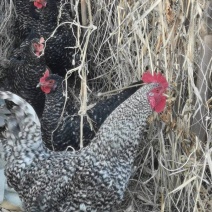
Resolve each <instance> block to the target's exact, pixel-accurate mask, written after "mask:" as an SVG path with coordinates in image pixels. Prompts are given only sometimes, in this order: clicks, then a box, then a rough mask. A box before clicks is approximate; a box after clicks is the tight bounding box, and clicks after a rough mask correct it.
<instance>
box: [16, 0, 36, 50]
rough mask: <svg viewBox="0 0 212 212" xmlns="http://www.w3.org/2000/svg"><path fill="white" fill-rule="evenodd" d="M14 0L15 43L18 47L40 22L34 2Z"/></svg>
mask: <svg viewBox="0 0 212 212" xmlns="http://www.w3.org/2000/svg"><path fill="white" fill-rule="evenodd" d="M13 2H14V6H15V12H16V13H15V14H16V17H15V21H14V22H15V24H14V35H15V45H16V47H18V46H19V45H20V44H21V43H22V42H23V41H24V40H25V39H26V38H27V36H28V35H29V34H30V32H31V30H32V29H33V28H36V26H37V25H38V23H39V22H38V17H36V11H35V10H34V5H33V3H32V2H30V3H29V0H14V1H13Z"/></svg>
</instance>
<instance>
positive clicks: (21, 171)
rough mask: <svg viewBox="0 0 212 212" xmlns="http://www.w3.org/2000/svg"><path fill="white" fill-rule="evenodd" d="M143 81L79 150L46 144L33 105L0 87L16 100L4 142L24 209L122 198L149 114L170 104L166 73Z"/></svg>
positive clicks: (57, 209) (68, 207)
mask: <svg viewBox="0 0 212 212" xmlns="http://www.w3.org/2000/svg"><path fill="white" fill-rule="evenodd" d="M143 81H144V82H146V83H147V85H145V86H143V87H142V88H140V89H139V90H137V91H136V92H135V93H134V94H133V95H132V96H131V97H129V98H128V99H127V100H125V101H124V102H123V103H122V104H121V105H119V106H118V107H117V108H116V109H115V110H114V111H113V112H112V113H111V114H110V116H109V117H108V118H107V119H106V120H105V122H104V123H103V124H102V126H101V127H100V129H99V131H98V133H97V135H96V136H95V138H94V139H93V140H92V142H91V143H90V145H88V146H87V147H85V148H83V149H81V150H80V151H78V152H52V151H49V150H47V149H46V148H45V147H44V145H43V142H42V138H41V129H40V122H39V120H38V118H37V115H36V113H35V112H34V110H33V108H32V107H31V106H30V105H29V104H27V102H25V101H24V100H23V99H22V98H20V97H18V96H17V95H15V94H12V93H10V92H0V98H2V99H7V100H10V101H13V102H14V103H15V104H16V105H17V106H16V107H14V108H13V110H12V111H11V112H12V115H11V116H10V117H9V118H8V120H7V131H6V138H7V142H4V143H3V148H4V152H5V161H6V162H7V164H6V171H5V173H6V175H7V177H8V183H9V185H10V186H11V187H13V188H14V189H15V190H16V191H17V192H18V194H19V196H20V197H21V199H22V201H23V206H24V211H26V212H35V211H39V212H40V211H42V212H48V211H51V212H64V211H66V212H71V211H87V212H91V211H111V209H112V207H113V206H115V205H116V204H117V203H119V202H120V201H121V200H122V198H123V196H124V192H125V190H126V187H127V185H128V181H129V178H130V176H131V174H132V172H133V162H134V158H135V156H136V153H137V149H138V145H139V143H140V142H141V141H142V132H143V130H144V129H145V126H146V121H147V118H148V117H149V116H150V115H151V114H152V113H153V111H157V112H161V111H163V110H164V107H165V104H166V97H165V96H163V94H164V92H165V91H166V89H167V86H168V83H167V81H166V79H165V78H164V77H163V76H162V75H161V74H160V73H159V74H156V73H155V74H154V75H153V76H152V75H151V74H150V73H145V74H144V75H143ZM20 120H21V121H20Z"/></svg>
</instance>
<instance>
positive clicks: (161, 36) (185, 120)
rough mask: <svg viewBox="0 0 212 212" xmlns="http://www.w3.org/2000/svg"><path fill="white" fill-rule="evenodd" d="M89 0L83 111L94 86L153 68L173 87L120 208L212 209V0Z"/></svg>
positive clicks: (115, 85) (117, 84) (5, 6)
mask: <svg viewBox="0 0 212 212" xmlns="http://www.w3.org/2000/svg"><path fill="white" fill-rule="evenodd" d="M11 1H12V0H11ZM85 2H87V9H86V10H87V14H88V18H87V26H86V27H80V25H79V22H78V20H76V22H75V24H76V25H78V26H79V33H81V34H83V38H84V39H83V40H84V42H83V43H84V45H83V46H81V44H80V42H79V46H80V48H81V52H82V57H81V59H82V65H80V66H79V67H77V68H76V69H74V70H70V72H69V74H70V73H71V72H72V71H78V73H79V75H80V77H81V79H82V90H81V96H80V99H81V111H80V112H81V115H82V116H83V115H84V114H85V112H86V108H87V99H88V96H89V93H90V92H91V91H92V92H102V93H104V92H108V91H110V90H114V89H115V90H118V89H120V88H122V87H125V86H127V85H129V84H130V83H131V82H133V81H136V80H138V79H139V78H140V76H141V75H142V73H143V72H144V71H145V70H146V69H150V70H160V71H162V72H163V73H164V74H165V76H166V77H167V79H168V81H169V83H170V85H171V87H172V90H171V91H170V93H169V97H168V103H167V109H166V111H165V112H164V113H163V114H160V115H159V116H156V115H155V116H154V117H151V118H150V120H149V122H150V126H149V128H148V131H147V133H146V136H145V139H144V141H142V144H141V146H140V151H139V154H138V156H137V159H136V162H135V173H134V175H133V176H132V178H131V180H130V185H129V187H128V189H127V192H126V195H125V201H123V202H122V204H120V205H119V206H118V207H117V208H116V210H115V211H126V212H127V211H130V212H131V211H132V212H133V211H134V212H136V211H180V212H181V211H189V212H190V211H206V212H207V211H208V212H209V211H212V198H211V196H212V158H211V155H212V154H211V151H212V145H211V137H212V128H211V120H212V116H211V108H212V99H211V94H212V91H211V88H212V85H211V77H212V65H211V63H212V61H211V58H212V57H211V56H212V44H211V43H212V41H211V40H210V39H211V34H212V33H211V32H212V25H211V18H212V13H211V7H212V5H209V4H210V1H207V0H196V1H193V0H192V1H191V0H106V1H105V0H93V1H91V2H90V0H87V1H85ZM78 3H79V1H76V2H75V5H77V4H78ZM9 5H10V4H9V3H8V1H6V0H4V2H3V3H1V5H0V6H1V8H2V11H5V13H3V15H1V28H0V29H1V31H0V32H1V34H0V36H1V38H2V37H3V38H4V39H2V41H1V50H2V52H1V55H5V54H6V55H7V53H5V52H7V49H10V48H9V47H10V44H11V40H13V39H12V38H11V36H10V26H11V22H10V19H11V14H10V12H9V11H12V7H10V6H9ZM73 8H75V9H76V6H75V7H73ZM86 10H85V8H83V9H82V11H86ZM85 20H86V19H84V18H83V22H85ZM82 29H83V30H82ZM86 55H88V60H89V61H92V63H91V62H90V63H89V62H88V61H87V60H86ZM88 71H89V73H90V74H91V76H92V79H89V81H88V82H87V80H86V77H87V75H86V72H88ZM107 95H108V93H107Z"/></svg>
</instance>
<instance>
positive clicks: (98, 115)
mask: <svg viewBox="0 0 212 212" xmlns="http://www.w3.org/2000/svg"><path fill="white" fill-rule="evenodd" d="M41 81H42V83H41V84H42V85H41V88H43V89H44V92H45V87H47V89H50V92H49V90H48V92H49V93H47V94H46V101H45V107H44V112H43V116H42V119H41V124H42V138H43V140H44V142H45V144H46V146H47V147H48V148H49V149H51V150H55V151H63V150H66V149H67V148H68V147H69V148H68V150H72V149H73V148H74V149H75V150H78V149H79V148H80V127H81V126H80V123H81V116H80V115H79V114H78V111H79V110H80V105H79V100H78V99H77V96H78V95H77V94H76V93H75V92H76V90H77V89H76V88H69V87H68V88H69V89H68V92H67V96H68V99H67V100H66V97H65V96H64V93H65V88H66V86H65V80H64V79H63V78H62V77H60V76H58V75H47V76H45V75H44V77H42V78H41ZM52 81H53V83H52V84H51V85H50V82H52ZM135 84H137V85H138V86H135V87H132V88H128V89H126V90H124V91H122V92H121V93H118V94H116V95H114V96H111V97H110V98H108V99H104V100H101V101H99V102H97V103H96V105H94V106H93V107H92V108H91V109H89V110H88V111H87V112H86V114H85V115H84V117H83V146H87V145H88V144H89V142H90V140H91V139H92V138H93V137H94V136H95V134H96V132H97V131H98V129H99V127H100V126H101V125H102V123H103V122H104V121H105V119H106V118H107V117H108V116H109V114H110V113H111V112H112V111H113V110H114V109H115V108H116V107H117V106H118V105H119V104H121V103H122V102H123V101H124V100H125V99H127V98H128V97H129V96H131V95H132V94H133V93H134V92H135V91H136V90H137V89H138V88H139V87H140V85H139V84H141V82H137V83H135ZM50 87H51V88H50ZM70 90H72V91H70ZM75 95H76V96H75ZM65 103H66V105H65ZM64 105H65V108H64ZM88 120H89V121H88ZM89 122H90V123H89Z"/></svg>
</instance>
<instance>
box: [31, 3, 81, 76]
mask: <svg viewBox="0 0 212 212" xmlns="http://www.w3.org/2000/svg"><path fill="white" fill-rule="evenodd" d="M60 6H61V4H60V2H58V1H56V0H34V10H35V11H36V16H37V17H39V21H38V22H39V25H38V26H36V27H35V29H34V30H36V32H38V33H39V34H41V35H42V36H43V37H44V38H45V40H46V45H45V46H46V47H45V59H46V64H47V65H48V66H49V67H50V69H51V71H52V72H53V73H57V74H59V75H61V76H65V74H66V71H67V70H69V69H71V68H73V67H74V66H75V62H74V61H75V57H76V58H77V60H78V59H79V56H78V53H79V49H78V48H76V39H77V28H76V26H74V25H73V24H72V23H73V18H72V17H71V15H70V11H69V10H68V6H67V4H64V5H63V7H61V8H62V10H61V8H60ZM59 25H60V26H59ZM56 28H57V29H56ZM54 30H55V32H54ZM53 32H54V33H53ZM52 33H53V34H52ZM77 63H78V62H77ZM58 70H60V72H58Z"/></svg>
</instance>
